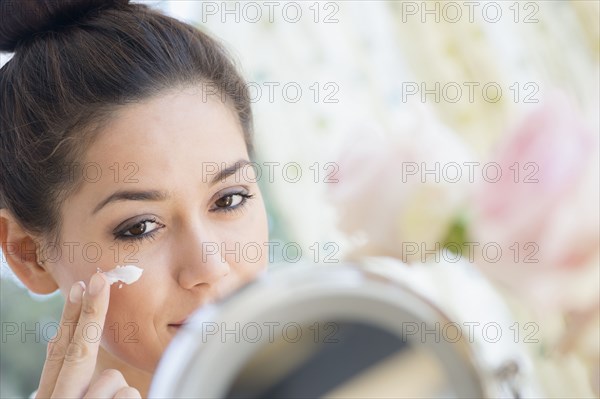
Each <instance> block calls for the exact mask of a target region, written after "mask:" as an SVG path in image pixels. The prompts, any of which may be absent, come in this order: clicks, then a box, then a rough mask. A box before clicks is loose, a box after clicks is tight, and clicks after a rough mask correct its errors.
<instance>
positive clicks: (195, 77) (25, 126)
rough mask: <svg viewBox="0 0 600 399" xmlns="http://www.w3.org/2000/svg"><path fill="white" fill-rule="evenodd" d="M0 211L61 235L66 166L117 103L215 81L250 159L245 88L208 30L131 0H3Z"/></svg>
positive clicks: (68, 179) (70, 181)
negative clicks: (9, 56) (7, 58)
mask: <svg viewBox="0 0 600 399" xmlns="http://www.w3.org/2000/svg"><path fill="white" fill-rule="evenodd" d="M0 51H5V52H13V51H14V52H15V54H14V56H13V58H12V59H11V60H10V61H8V62H7V63H6V65H4V67H2V69H0V208H8V209H9V210H10V211H11V212H12V213H13V214H14V215H15V216H16V217H17V219H18V220H19V221H20V223H21V225H22V226H23V227H24V228H25V229H27V230H28V231H30V232H31V233H34V234H50V235H53V236H54V237H56V238H58V231H59V230H60V217H59V216H60V214H59V209H60V206H59V205H60V202H61V200H62V199H64V198H65V196H66V195H68V193H69V192H71V191H72V190H73V189H74V187H76V183H77V181H79V180H81V179H77V178H76V179H74V178H73V174H72V170H73V168H72V167H71V166H72V165H74V164H75V163H76V162H77V160H78V159H80V158H81V157H82V155H83V154H84V151H85V149H86V148H87V146H89V144H90V142H91V140H93V137H94V134H93V133H94V132H95V131H97V130H98V129H99V128H101V127H102V125H103V123H105V122H106V121H108V120H109V118H110V116H111V113H112V112H113V111H114V110H115V109H116V108H117V107H118V106H120V105H123V104H127V103H130V102H136V101H141V100H144V99H148V98H150V97H152V96H153V95H156V94H158V93H160V92H161V91H163V90H165V89H169V88H177V87H185V86H188V85H193V84H196V85H197V84H208V85H213V87H212V89H214V88H217V89H218V92H219V94H220V97H221V98H223V99H225V100H227V101H226V102H227V103H228V104H230V106H231V107H232V108H233V109H234V111H235V113H236V114H237V115H238V118H239V122H240V125H241V127H242V130H243V132H244V138H245V140H246V146H247V148H248V151H249V153H252V146H251V134H252V112H251V107H250V101H249V96H248V93H247V87H246V85H245V82H244V81H243V79H242V78H241V77H240V75H239V74H238V72H237V70H236V68H235V65H234V63H233V62H232V61H231V59H230V57H229V56H228V54H227V52H226V51H225V50H224V48H223V47H222V46H221V45H220V44H219V43H218V42H216V41H215V40H214V39H212V38H211V37H209V36H208V35H207V34H206V33H203V32H202V31H200V30H198V29H196V28H194V27H192V26H190V25H188V24H185V23H183V22H180V21H178V20H176V19H173V18H170V17H168V16H165V15H163V14H161V13H160V12H158V11H155V10H152V9H150V8H149V7H148V6H145V5H142V4H129V3H128V0H112V1H107V0H63V1H56V0H36V1H32V0H22V1H13V0H0Z"/></svg>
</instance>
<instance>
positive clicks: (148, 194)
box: [92, 190, 169, 215]
mask: <svg viewBox="0 0 600 399" xmlns="http://www.w3.org/2000/svg"><path fill="white" fill-rule="evenodd" d="M168 198H169V194H168V193H167V192H166V191H158V190H147V191H142V190H121V191H117V192H115V193H113V194H111V195H109V196H108V197H106V198H105V199H104V200H102V201H101V202H100V203H99V204H98V205H96V207H95V208H94V210H93V211H92V215H94V214H95V213H97V212H98V211H99V210H100V209H102V208H103V207H105V206H106V205H108V204H110V203H111V202H118V201H165V200H166V199H168Z"/></svg>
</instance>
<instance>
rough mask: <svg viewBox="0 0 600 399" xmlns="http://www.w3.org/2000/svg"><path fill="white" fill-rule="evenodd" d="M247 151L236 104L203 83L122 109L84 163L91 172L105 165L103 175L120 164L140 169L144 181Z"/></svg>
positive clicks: (123, 168) (244, 155)
mask: <svg viewBox="0 0 600 399" xmlns="http://www.w3.org/2000/svg"><path fill="white" fill-rule="evenodd" d="M247 156H248V155H247V150H246V144H245V141H244V134H243V131H242V128H241V126H240V124H239V121H238V118H237V115H236V114H235V112H234V111H233V110H232V109H231V107H230V106H228V105H227V104H225V103H223V102H221V98H220V97H217V96H212V97H208V98H206V96H205V95H204V93H203V92H202V90H201V89H200V88H196V87H188V88H185V89H177V90H172V91H169V92H166V93H163V94H161V95H158V96H156V97H153V98H151V99H149V100H146V101H143V102H139V103H133V104H129V105H126V106H124V107H122V108H121V109H119V110H118V111H117V112H116V115H115V117H114V118H113V119H112V120H111V121H110V122H109V123H108V124H107V125H105V126H104V127H103V129H102V130H101V131H100V132H99V136H98V138H97V139H95V140H94V142H93V144H91V146H90V147H89V149H88V150H87V152H86V154H85V159H84V166H85V167H86V168H87V170H88V171H89V172H90V173H92V172H98V170H100V171H101V173H102V175H103V177H104V175H105V174H106V175H109V176H111V177H115V175H116V174H117V170H116V169H120V170H121V172H122V173H123V174H126V173H127V171H129V172H130V173H133V171H134V170H135V171H137V172H136V179H137V180H138V181H139V179H149V180H154V179H156V178H159V177H160V176H161V175H163V176H164V175H165V174H169V173H186V172H190V173H193V172H196V173H197V172H199V171H200V170H202V169H203V168H205V167H206V165H210V164H215V163H216V164H219V165H220V164H222V163H223V162H225V163H229V162H235V161H236V160H238V159H240V158H247ZM188 176H189V175H188ZM120 179H122V177H117V179H113V180H114V182H115V183H116V182H118V180H120ZM86 180H88V181H92V180H94V179H93V178H92V177H90V176H88V179H86ZM130 180H131V179H130Z"/></svg>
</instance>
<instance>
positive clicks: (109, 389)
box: [84, 369, 128, 399]
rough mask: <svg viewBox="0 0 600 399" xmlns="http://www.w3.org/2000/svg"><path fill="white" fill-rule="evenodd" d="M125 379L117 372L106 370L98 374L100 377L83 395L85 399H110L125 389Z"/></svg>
mask: <svg viewBox="0 0 600 399" xmlns="http://www.w3.org/2000/svg"><path fill="white" fill-rule="evenodd" d="M127 387H128V385H127V382H126V381H125V377H123V374H121V372H120V371H119V370H115V369H107V370H104V371H103V372H102V374H100V377H98V379H97V380H96V381H95V382H94V383H93V384H92V386H91V387H90V389H89V390H88V391H87V393H86V394H85V396H84V398H85V399H88V398H90V399H105V398H106V399H112V398H114V397H115V395H116V394H117V392H119V391H121V390H122V389H123V388H127Z"/></svg>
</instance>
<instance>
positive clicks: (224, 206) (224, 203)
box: [211, 191, 253, 212]
mask: <svg viewBox="0 0 600 399" xmlns="http://www.w3.org/2000/svg"><path fill="white" fill-rule="evenodd" d="M252 197H253V195H252V194H249V193H248V192H247V191H238V192H233V193H228V194H225V195H223V196H221V197H219V198H218V199H217V200H215V202H214V207H213V208H212V209H211V212H230V211H234V210H240V209H242V207H243V206H244V205H245V204H246V202H247V200H248V199H250V198H252Z"/></svg>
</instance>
